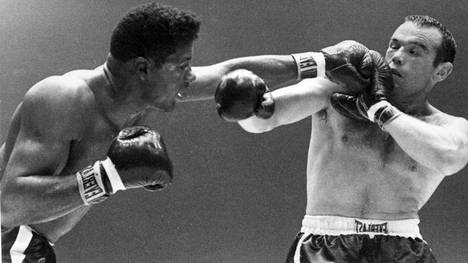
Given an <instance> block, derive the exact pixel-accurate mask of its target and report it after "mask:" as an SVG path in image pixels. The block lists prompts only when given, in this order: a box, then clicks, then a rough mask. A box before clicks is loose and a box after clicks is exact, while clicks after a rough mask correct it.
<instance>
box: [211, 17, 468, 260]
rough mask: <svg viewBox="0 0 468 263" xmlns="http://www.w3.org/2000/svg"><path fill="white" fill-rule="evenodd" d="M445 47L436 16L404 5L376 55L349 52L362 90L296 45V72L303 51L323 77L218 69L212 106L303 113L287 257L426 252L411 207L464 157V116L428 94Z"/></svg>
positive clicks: (243, 122)
mask: <svg viewBox="0 0 468 263" xmlns="http://www.w3.org/2000/svg"><path fill="white" fill-rule="evenodd" d="M455 47H456V45H455V41H454V39H453V37H452V35H451V34H450V32H449V31H448V30H447V29H446V28H445V27H443V26H442V25H441V24H440V22H438V21H437V20H435V19H434V18H431V17H427V16H408V17H407V18H406V19H405V21H404V22H403V23H402V24H401V25H400V26H399V27H398V28H397V29H396V31H395V32H394V33H393V35H392V37H391V39H390V42H389V45H388V49H387V52H386V55H385V58H383V57H382V56H381V55H380V54H378V53H377V52H375V51H369V52H367V54H366V55H365V59H364V60H362V59H360V60H359V61H361V62H362V61H366V63H362V65H365V67H364V69H361V70H358V72H360V74H361V75H362V77H363V78H366V79H368V81H369V84H367V85H366V84H364V85H363V86H362V87H361V88H362V89H361V90H358V89H354V90H353V89H349V88H344V89H343V85H344V86H347V84H350V85H351V86H354V85H355V84H352V83H356V81H355V80H356V78H354V77H351V78H350V79H347V78H346V77H345V76H352V75H349V74H348V73H346V72H345V73H344V74H333V72H335V71H333V70H330V71H325V68H327V67H324V66H323V61H324V59H323V57H322V58H320V56H321V54H318V56H317V54H316V55H315V56H316V57H318V58H317V59H312V60H311V59H301V57H311V56H309V55H307V54H305V55H304V54H302V55H301V54H299V55H296V56H295V57H299V58H300V59H299V60H298V61H300V62H301V63H298V69H299V73H301V72H310V71H311V70H310V67H309V62H310V61H312V63H311V64H312V65H313V66H316V67H315V68H313V70H314V71H315V73H316V71H317V69H319V68H320V67H321V68H322V71H321V72H326V75H327V77H328V78H329V79H330V80H332V81H333V82H331V81H329V80H326V79H324V78H315V79H305V80H303V81H302V82H300V83H298V84H295V85H290V86H287V87H283V88H280V89H276V90H273V91H269V89H268V87H266V86H265V85H264V81H262V79H260V77H261V76H260V77H259V76H256V75H255V74H254V73H252V72H248V73H246V72H245V71H236V72H234V73H230V74H228V75H226V76H225V77H224V78H223V80H222V82H221V84H220V85H219V86H218V90H217V96H216V101H217V103H218V104H219V105H218V111H219V112H220V115H221V116H222V117H223V118H224V119H226V120H228V121H237V122H238V123H239V124H240V126H242V128H244V129H245V130H246V131H249V132H253V133H260V132H266V131H270V130H272V129H274V128H276V127H279V126H281V125H286V124H290V123H293V122H297V121H299V120H302V119H304V118H307V117H312V127H311V129H312V132H311V142H310V145H309V154H308V164H307V206H306V215H305V217H304V219H303V221H302V229H301V231H300V233H299V234H298V235H297V237H296V239H295V241H294V242H293V245H292V246H291V248H290V251H289V253H288V256H287V262H291V263H292V262H295V263H299V262H302V263H305V262H353V263H355V262H405V263H409V262H414V263H416V262H435V261H436V260H435V258H434V256H433V254H432V251H431V249H430V247H429V245H428V244H427V243H426V242H425V241H424V240H423V238H422V236H421V234H420V231H419V227H418V224H419V217H418V211H419V210H420V209H421V207H422V206H423V205H424V204H425V203H426V202H427V201H428V200H429V198H430V197H431V195H432V193H434V191H435V190H436V188H437V187H438V185H439V184H440V183H441V181H442V180H443V179H444V177H445V176H448V175H452V174H455V173H457V172H458V171H460V170H461V169H462V168H463V167H464V166H465V165H466V164H467V162H468V122H467V120H466V119H464V118H461V117H456V116H452V115H449V114H447V113H444V112H442V111H440V110H438V109H436V108H435V107H434V106H432V105H431V104H430V103H429V101H428V95H429V94H430V92H431V90H432V89H433V88H434V86H436V84H438V83H440V82H442V81H443V80H445V79H446V78H447V77H448V76H449V75H450V73H451V72H452V67H453V65H452V63H453V59H454V55H455ZM319 61H322V62H319ZM350 61H352V60H350ZM369 61H371V62H369ZM302 62H304V63H302ZM316 62H317V63H316ZM320 63H322V66H320ZM354 65H357V64H354ZM369 65H372V66H370V67H369ZM356 69H359V67H356ZM319 71H320V70H319ZM315 73H314V74H312V77H314V75H318V76H320V75H324V73H316V74H315ZM299 75H301V74H299ZM307 76H310V75H307ZM337 83H339V84H340V85H337ZM348 86H349V85H348ZM248 87H250V89H249V88H248ZM249 90H250V91H249ZM232 94H236V96H233V95H232ZM253 94H255V96H256V97H257V99H252V97H255V96H254V95H253ZM265 112H267V113H268V114H265ZM239 113H241V114H239ZM259 113H260V114H259ZM246 116H247V117H246Z"/></svg>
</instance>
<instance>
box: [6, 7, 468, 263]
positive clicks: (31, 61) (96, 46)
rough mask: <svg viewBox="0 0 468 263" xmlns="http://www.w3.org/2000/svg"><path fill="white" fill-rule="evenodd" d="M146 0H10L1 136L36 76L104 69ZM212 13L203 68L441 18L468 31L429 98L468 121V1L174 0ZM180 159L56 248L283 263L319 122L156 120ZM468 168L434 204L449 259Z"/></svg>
mask: <svg viewBox="0 0 468 263" xmlns="http://www.w3.org/2000/svg"><path fill="white" fill-rule="evenodd" d="M140 3H143V1H128V0H115V1H111V0H95V1H88V0H86V1H85V0H67V1H64V0H40V1H39V0H38V1H31V0H0V39H1V42H0V43H1V45H0V58H1V60H0V88H1V90H0V91H1V94H0V106H1V107H0V110H1V114H0V117H1V119H0V127H1V129H0V132H1V134H0V135H1V138H2V140H3V139H4V138H5V135H6V132H7V127H8V122H9V118H10V115H11V114H12V112H13V110H14V108H15V106H16V105H17V104H18V103H19V102H20V100H21V98H22V96H23V94H24V93H25V91H26V90H27V89H28V88H29V87H30V86H32V85H33V84H34V83H36V82H37V81H39V80H41V79H43V78H44V77H47V76H49V75H54V74H62V73H65V72H67V71H69V70H72V69H78V68H94V67H96V66H98V65H100V64H102V63H103V62H104V60H105V58H106V55H107V52H108V42H109V41H108V40H109V37H110V32H111V30H112V28H113V27H114V25H115V24H116V22H117V21H118V20H119V18H120V17H121V16H122V15H123V14H124V12H125V11H126V10H127V9H128V8H130V7H132V6H134V5H136V4H140ZM164 3H166V4H171V5H174V6H177V7H180V8H182V9H190V10H193V11H194V12H196V13H198V14H199V15H200V16H201V17H202V20H203V24H202V28H201V34H200V38H199V40H198V41H197V43H196V48H195V58H194V65H207V64H211V63H215V62H218V61H221V60H224V59H228V58H232V57H238V56H245V55H255V54H288V53H291V52H300V51H316V50H319V49H320V48H322V47H325V46H328V45H331V44H334V43H336V42H338V41H341V40H344V39H355V40H358V41H360V42H362V43H364V44H365V45H367V46H369V47H371V48H373V49H376V50H378V51H380V52H384V51H385V49H386V45H387V41H388V39H389V37H390V36H391V34H392V33H393V31H394V29H395V28H396V27H397V26H398V25H399V24H400V23H401V22H402V19H403V17H404V16H406V15H408V14H428V15H431V16H434V17H436V18H438V19H439V20H440V21H441V22H442V23H443V24H445V25H446V26H447V27H448V28H449V29H450V30H451V31H452V33H453V34H454V36H455V38H456V39H457V41H458V54H457V59H456V62H455V69H454V72H453V73H452V75H451V76H450V77H449V79H448V80H446V81H445V82H444V83H442V84H440V85H439V86H437V87H436V89H435V90H434V92H433V94H432V96H431V102H432V103H433V104H434V105H435V106H436V107H438V108H439V109H441V110H443V111H445V112H448V113H450V114H454V115H459V116H463V117H468V107H467V106H466V105H465V103H464V102H465V100H466V99H468V91H467V89H466V86H465V83H467V82H468V74H466V73H467V68H468V61H467V57H468V50H467V47H468V37H467V35H468V34H467V26H466V24H467V23H466V22H467V15H468V4H467V3H466V1H464V0H451V1H407V0H405V1H374V0H368V1H351V0H350V1H344V0H334V1H325V0H323V1H311V0H308V1H280V0H255V1H254V0H252V1H239V0H211V1H210V0H203V1H194V0H192V1H189V0H179V1H176V0H167V1H165V2H164ZM148 121H149V122H151V125H152V126H154V127H156V128H157V129H159V130H160V132H161V133H162V134H163V135H164V137H165V139H166V143H167V144H168V145H169V149H170V154H171V157H172V159H173V160H174V163H175V172H176V178H175V182H174V184H173V185H172V186H171V187H170V188H169V189H167V190H166V191H163V192H160V193H149V192H146V191H143V190H133V191H126V192H123V193H120V194H118V195H116V196H114V197H112V198H111V199H110V200H108V201H106V202H105V203H102V204H99V205H97V206H96V207H94V208H93V209H92V210H91V212H90V213H89V214H88V215H87V216H86V217H85V218H84V219H83V220H82V221H81V223H80V224H79V225H78V226H77V227H76V228H75V229H74V230H72V231H71V232H70V233H69V234H68V235H66V236H65V237H64V238H63V239H61V240H60V241H59V242H58V243H57V244H56V246H55V248H56V251H57V255H58V260H59V262H229V263H234V262H284V259H285V256H286V252H287V250H288V248H289V246H290V244H291V242H292V240H293V238H294V236H295V234H296V233H297V232H298V231H299V229H300V224H301V219H302V217H303V216H304V210H305V197H306V193H305V179H306V178H305V171H306V154H307V148H308V141H309V135H310V119H307V120H304V121H301V122H298V123H296V124H293V125H289V126H285V127H281V128H278V129H276V130H274V131H272V132H269V133H266V134H260V135H255V134H248V133H246V132H244V131H243V130H241V129H240V127H238V126H236V125H234V124H228V123H225V122H223V121H221V120H220V118H219V117H218V116H217V115H216V113H215V111H214V103H213V102H211V101H205V102H194V103H186V104H179V106H178V108H177V109H176V110H175V111H174V112H172V113H168V114H162V113H161V114H158V115H157V116H156V117H155V118H154V119H151V120H148ZM467 173H468V169H467V168H465V169H464V170H462V171H461V172H459V173H458V174H456V175H454V176H451V177H447V178H446V179H445V180H444V181H443V182H442V184H441V186H440V187H439V188H438V190H437V191H436V192H435V193H434V195H433V197H432V198H431V199H430V201H429V203H428V204H427V205H426V206H425V207H424V208H423V209H422V211H421V213H420V216H421V231H422V234H423V236H424V237H425V239H426V240H427V242H428V243H429V244H430V245H431V246H432V248H433V250H434V253H435V255H436V256H437V257H438V258H439V262H466V260H467V259H468V246H467V244H468V225H467V223H466V218H467V217H468V205H467V204H468V195H467V189H468V177H467Z"/></svg>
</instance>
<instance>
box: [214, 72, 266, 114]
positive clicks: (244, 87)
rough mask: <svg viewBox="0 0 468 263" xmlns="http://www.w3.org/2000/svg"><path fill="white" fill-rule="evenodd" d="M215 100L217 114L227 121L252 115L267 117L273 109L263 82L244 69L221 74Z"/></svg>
mask: <svg viewBox="0 0 468 263" xmlns="http://www.w3.org/2000/svg"><path fill="white" fill-rule="evenodd" d="M215 102H216V110H217V112H218V114H219V116H221V117H222V118H223V119H224V120H226V121H228V122H237V121H240V120H243V119H247V118H249V117H251V116H253V115H255V116H257V117H259V118H263V119H267V118H269V117H271V115H273V112H274V109H275V103H274V100H273V98H272V97H271V94H270V93H269V90H268V87H267V86H266V84H265V82H264V81H263V80H262V79H261V78H260V77H259V76H257V75H255V74H254V73H253V72H251V71H248V70H245V69H238V70H234V71H232V72H230V73H228V74H226V75H225V76H223V78H222V79H221V82H220V83H219V85H218V87H217V88H216V92H215Z"/></svg>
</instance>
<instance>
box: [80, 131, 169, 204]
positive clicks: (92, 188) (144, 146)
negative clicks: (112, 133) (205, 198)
mask: <svg viewBox="0 0 468 263" xmlns="http://www.w3.org/2000/svg"><path fill="white" fill-rule="evenodd" d="M76 176H77V180H78V188H79V191H80V194H81V197H82V199H83V201H84V203H85V204H86V205H90V204H95V203H99V202H102V201H103V200H105V199H106V198H107V197H108V196H110V195H111V194H114V193H116V192H117V191H119V190H125V189H129V188H139V187H145V189H147V190H151V191H153V190H158V189H162V188H164V187H166V186H167V185H168V184H169V183H170V182H171V181H172V178H173V174H172V162H171V160H170V159H169V156H168V154H167V150H166V146H165V144H164V141H163V139H162V137H161V135H160V134H159V133H158V132H157V131H155V130H153V129H151V128H149V127H146V126H133V127H128V128H125V129H123V130H121V131H120V132H119V134H118V135H117V136H116V137H115V138H114V139H113V140H112V142H111V145H110V147H109V149H108V152H107V158H106V159H105V160H103V161H102V160H100V161H97V162H95V163H94V164H93V165H90V166H88V167H85V168H84V169H82V170H80V171H78V172H77V173H76Z"/></svg>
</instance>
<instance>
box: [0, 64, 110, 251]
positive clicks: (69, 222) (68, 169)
mask: <svg viewBox="0 0 468 263" xmlns="http://www.w3.org/2000/svg"><path fill="white" fill-rule="evenodd" d="M99 74H100V71H99V72H98V70H97V69H96V70H90V71H80V73H79V74H76V75H75V76H73V74H72V77H74V78H76V81H78V82H80V81H81V82H82V84H81V85H82V87H80V88H83V89H89V90H90V91H91V93H94V92H95V90H96V89H99V87H98V86H99V85H100V84H102V81H94V79H97V78H100V77H99ZM68 77H70V76H68ZM72 81H73V80H72ZM89 100H91V101H88V102H86V103H88V104H89V105H91V108H93V105H94V109H91V110H89V109H90V108H89V107H87V108H88V110H89V111H88V112H87V114H86V120H84V121H83V122H82V123H81V124H79V125H80V126H81V128H82V132H80V134H79V136H78V137H77V138H76V139H74V140H72V141H70V152H69V156H68V159H67V161H66V163H64V165H63V167H58V168H54V169H56V171H55V173H54V175H55V176H67V175H70V174H73V173H75V172H77V171H78V170H80V169H82V168H84V167H86V166H88V165H91V164H93V163H94V162H95V161H96V160H102V159H105V157H106V153H107V149H108V147H109V145H110V143H111V141H112V138H113V137H114V136H115V135H116V133H117V132H118V129H116V127H115V125H112V123H110V121H109V119H108V118H106V117H105V115H104V113H103V112H102V111H101V110H100V107H99V105H98V104H99V101H98V100H96V98H95V97H94V96H90V97H89ZM69 110H70V114H79V113H78V112H74V111H75V109H69ZM20 115H21V108H19V110H18V111H17V113H16V114H15V116H13V120H14V119H15V118H20ZM58 121H60V120H58ZM13 122H15V121H13ZM13 122H12V123H13ZM18 128H19V127H10V130H13V131H15V130H16V134H15V132H13V133H12V134H11V135H9V136H8V139H7V140H10V141H7V142H6V145H8V144H12V143H13V141H14V140H15V139H16V138H17V135H18V130H19V129H18ZM73 129H76V127H74V128H73ZM69 132H75V133H76V130H73V131H72V130H70V131H69ZM11 140H13V141H11ZM7 148H8V147H7ZM1 154H2V155H3V156H0V157H1V158H5V159H6V160H8V156H9V154H10V153H9V152H7V151H4V150H2V152H1ZM88 210H89V207H86V206H82V207H79V208H77V209H75V210H74V211H72V212H70V213H68V214H66V215H65V216H62V217H59V218H56V219H53V220H51V221H48V222H44V223H39V224H32V225H31V227H32V228H33V229H35V230H36V231H38V232H39V233H41V234H43V235H44V236H45V237H47V238H48V239H49V241H50V242H56V241H57V240H58V239H59V238H60V237H61V236H63V235H64V234H66V233H67V232H68V231H70V230H71V229H72V228H73V227H74V226H75V225H76V224H77V223H78V222H79V221H80V220H81V218H82V217H83V216H84V215H85V214H86V213H87V211H88Z"/></svg>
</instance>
